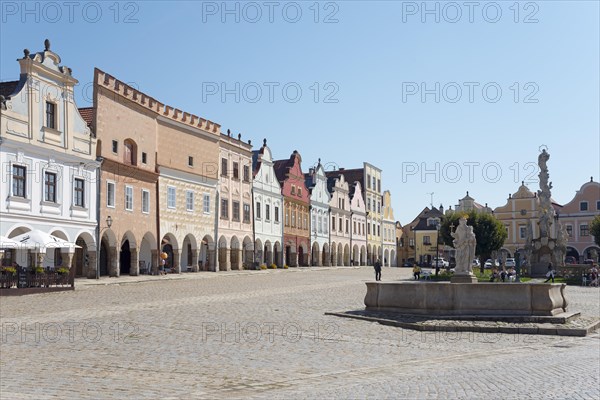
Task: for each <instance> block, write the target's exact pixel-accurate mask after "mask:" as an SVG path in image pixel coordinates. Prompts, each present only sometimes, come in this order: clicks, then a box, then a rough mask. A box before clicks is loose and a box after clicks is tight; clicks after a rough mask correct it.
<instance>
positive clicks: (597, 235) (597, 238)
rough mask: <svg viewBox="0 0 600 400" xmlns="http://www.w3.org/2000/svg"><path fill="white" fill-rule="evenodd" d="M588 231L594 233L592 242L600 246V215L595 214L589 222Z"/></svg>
mask: <svg viewBox="0 0 600 400" xmlns="http://www.w3.org/2000/svg"><path fill="white" fill-rule="evenodd" d="M590 233H591V234H592V235H594V242H596V244H597V245H598V246H600V215H596V216H595V217H594V219H593V220H592V223H591V224H590Z"/></svg>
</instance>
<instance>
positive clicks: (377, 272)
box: [374, 258, 381, 281]
mask: <svg viewBox="0 0 600 400" xmlns="http://www.w3.org/2000/svg"><path fill="white" fill-rule="evenodd" d="M374 267H375V280H376V281H380V280H381V261H379V258H378V259H377V261H375V265H374Z"/></svg>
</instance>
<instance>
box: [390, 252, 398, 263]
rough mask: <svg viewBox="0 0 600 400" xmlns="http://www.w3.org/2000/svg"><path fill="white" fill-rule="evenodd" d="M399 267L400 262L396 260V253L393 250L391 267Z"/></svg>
mask: <svg viewBox="0 0 600 400" xmlns="http://www.w3.org/2000/svg"><path fill="white" fill-rule="evenodd" d="M397 266H398V260H396V251H395V250H392V251H390V267H397Z"/></svg>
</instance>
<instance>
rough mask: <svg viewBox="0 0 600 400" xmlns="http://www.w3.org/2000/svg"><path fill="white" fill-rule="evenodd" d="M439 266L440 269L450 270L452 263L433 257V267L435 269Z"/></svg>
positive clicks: (442, 258)
mask: <svg viewBox="0 0 600 400" xmlns="http://www.w3.org/2000/svg"><path fill="white" fill-rule="evenodd" d="M436 265H437V266H438V267H439V268H448V267H450V263H449V262H448V261H446V260H444V257H433V258H432V259H431V266H432V267H435V266H436Z"/></svg>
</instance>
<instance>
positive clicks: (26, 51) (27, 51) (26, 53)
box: [23, 49, 29, 58]
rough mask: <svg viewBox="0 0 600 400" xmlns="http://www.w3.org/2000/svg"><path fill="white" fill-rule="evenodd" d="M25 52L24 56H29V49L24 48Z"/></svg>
mask: <svg viewBox="0 0 600 400" xmlns="http://www.w3.org/2000/svg"><path fill="white" fill-rule="evenodd" d="M23 54H25V56H24V57H23V58H27V57H29V49H23Z"/></svg>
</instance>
